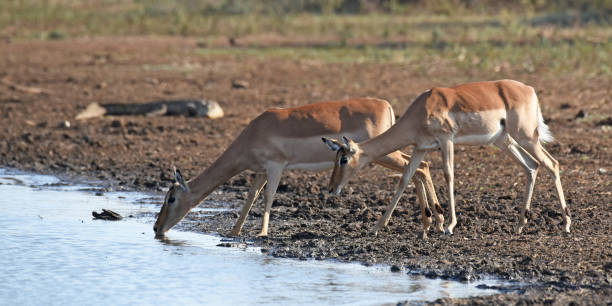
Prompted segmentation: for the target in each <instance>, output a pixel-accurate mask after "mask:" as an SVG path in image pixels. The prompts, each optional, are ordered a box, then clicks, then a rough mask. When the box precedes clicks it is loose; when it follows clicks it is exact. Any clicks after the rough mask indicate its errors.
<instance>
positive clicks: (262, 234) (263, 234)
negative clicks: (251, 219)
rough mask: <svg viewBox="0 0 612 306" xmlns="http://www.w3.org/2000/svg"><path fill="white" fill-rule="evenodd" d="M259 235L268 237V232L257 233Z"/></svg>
mask: <svg viewBox="0 0 612 306" xmlns="http://www.w3.org/2000/svg"><path fill="white" fill-rule="evenodd" d="M257 237H262V238H263V237H268V233H259V234H257Z"/></svg>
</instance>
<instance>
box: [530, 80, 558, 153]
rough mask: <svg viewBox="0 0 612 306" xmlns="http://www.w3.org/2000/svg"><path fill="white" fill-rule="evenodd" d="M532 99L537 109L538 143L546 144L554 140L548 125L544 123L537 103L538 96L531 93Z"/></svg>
mask: <svg viewBox="0 0 612 306" xmlns="http://www.w3.org/2000/svg"><path fill="white" fill-rule="evenodd" d="M533 98H534V99H535V102H536V105H537V107H538V135H539V136H540V137H539V138H540V142H542V143H547V142H551V141H553V140H555V138H554V137H553V135H552V133H551V132H550V129H549V128H548V125H546V123H544V117H542V111H541V110H540V103H539V102H538V96H537V95H536V93H535V91H534V92H533Z"/></svg>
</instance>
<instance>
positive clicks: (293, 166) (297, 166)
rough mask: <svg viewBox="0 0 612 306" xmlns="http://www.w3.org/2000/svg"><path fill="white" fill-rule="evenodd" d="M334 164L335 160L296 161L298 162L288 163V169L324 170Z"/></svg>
mask: <svg viewBox="0 0 612 306" xmlns="http://www.w3.org/2000/svg"><path fill="white" fill-rule="evenodd" d="M333 166H334V162H333V161H328V162H320V163H296V164H289V165H287V169H297V170H308V171H322V170H327V169H331V168H332V167H333Z"/></svg>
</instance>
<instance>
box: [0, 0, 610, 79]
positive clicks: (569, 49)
mask: <svg viewBox="0 0 612 306" xmlns="http://www.w3.org/2000/svg"><path fill="white" fill-rule="evenodd" d="M132 35H171V36H174V35H176V36H189V37H197V38H198V40H199V41H200V42H201V44H200V45H201V46H203V47H202V48H199V49H198V50H196V51H195V52H196V53H197V54H200V55H219V54H223V55H226V54H233V55H249V56H258V57H281V58H289V59H311V60H322V61H329V62H391V63H402V64H413V65H420V64H423V65H424V64H425V63H438V64H445V65H449V67H453V68H455V69H459V70H461V71H466V72H469V71H471V70H472V69H478V70H479V71H489V72H491V73H500V72H501V73H503V72H506V71H507V72H524V73H540V74H542V73H544V74H551V75H552V74H558V73H572V74H576V75H577V76H582V77H585V78H592V77H606V78H612V0H596V1H562V0H512V1H485V0H472V1H465V0H434V1H416V0H412V1H401V0H386V1H385V0H372V1H366V0H331V1H323V0H264V1H247V0H202V1H197V0H180V1H161V0H158V1H144V0H133V1H119V0H98V1H78V0H46V1H36V0H21V1H17V0H7V1H0V38H2V37H10V38H12V39H66V38H71V37H82V36H132ZM229 38H233V39H234V40H235V41H236V42H237V44H238V46H239V48H228V47H227V41H228V39H229ZM423 69H424V70H426V68H425V66H424V68H423ZM424 72H425V73H426V71H424Z"/></svg>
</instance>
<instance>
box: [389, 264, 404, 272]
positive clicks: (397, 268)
mask: <svg viewBox="0 0 612 306" xmlns="http://www.w3.org/2000/svg"><path fill="white" fill-rule="evenodd" d="M401 270H402V269H401V268H400V267H398V266H396V265H392V266H391V272H400V271H401Z"/></svg>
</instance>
